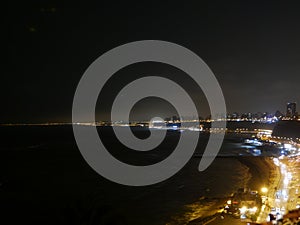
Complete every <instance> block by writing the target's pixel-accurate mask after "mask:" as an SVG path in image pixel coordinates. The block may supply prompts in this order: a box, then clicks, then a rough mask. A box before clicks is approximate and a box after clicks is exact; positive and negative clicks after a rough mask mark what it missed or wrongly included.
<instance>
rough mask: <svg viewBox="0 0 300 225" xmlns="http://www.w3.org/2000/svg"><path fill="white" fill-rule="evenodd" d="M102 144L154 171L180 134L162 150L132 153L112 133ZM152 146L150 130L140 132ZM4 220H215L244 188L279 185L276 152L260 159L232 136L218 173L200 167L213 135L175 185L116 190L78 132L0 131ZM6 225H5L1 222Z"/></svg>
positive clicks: (175, 223)
mask: <svg viewBox="0 0 300 225" xmlns="http://www.w3.org/2000/svg"><path fill="white" fill-rule="evenodd" d="M98 130H99V136H100V137H101V140H102V141H103V143H104V144H105V146H106V147H107V148H108V149H109V151H110V153H111V154H112V155H114V156H115V157H116V158H117V159H119V160H122V161H124V162H127V163H130V164H133V165H148V164H152V163H155V162H159V161H160V160H162V159H164V158H166V157H167V156H168V155H169V154H171V153H172V150H173V149H174V147H175V146H176V144H177V142H178V138H179V136H180V132H178V131H168V132H167V135H166V138H165V140H164V141H163V143H162V144H161V145H160V146H159V147H157V148H156V149H154V150H151V151H149V152H146V153H140V152H139V153H137V152H136V151H132V150H130V149H127V148H125V147H124V146H123V145H122V144H121V143H120V142H119V141H118V140H117V139H116V138H115V136H114V135H113V131H112V128H111V127H100V128H98ZM132 131H133V132H134V133H135V135H136V136H137V137H139V138H146V137H147V136H148V135H149V131H148V130H147V129H146V128H132ZM0 135H1V143H0V169H1V170H0V171H1V172H0V212H1V214H2V216H1V218H0V220H3V221H4V220H5V221H8V222H9V223H6V224H22V225H24V224H44V225H45V224H70V225H71V224H72V225H77V224H78V225H79V224H80V225H83V224H89V225H94V224H115V225H117V224H130V225H135V224H138V225H141V224H142V225H163V224H169V225H171V224H172V225H181V224H188V222H189V221H191V220H193V219H196V218H199V217H205V216H208V215H210V214H213V213H214V212H216V211H217V210H218V209H219V206H220V205H222V203H223V202H224V201H225V200H226V199H227V198H228V197H229V196H230V195H231V194H232V193H234V192H235V191H237V189H238V188H241V187H247V188H251V189H258V188H259V187H261V186H262V185H267V184H268V182H269V180H270V178H271V177H272V173H273V171H272V169H273V168H272V164H271V163H270V158H271V157H272V154H276V151H277V150H276V149H268V150H265V151H263V152H262V155H260V156H253V154H251V149H249V147H248V146H245V145H244V144H243V142H242V141H243V138H242V137H237V136H234V135H232V136H227V137H226V139H225V140H224V143H223V147H222V149H221V151H220V153H219V155H218V157H217V158H216V159H215V160H214V162H213V163H212V165H211V166H210V167H209V168H208V169H207V170H205V171H203V172H199V171H198V165H199V162H200V159H201V154H202V152H203V151H204V149H205V146H206V143H207V140H208V135H207V134H201V135H200V140H199V143H198V146H197V149H196V151H195V155H194V156H193V157H192V158H191V160H190V161H189V162H188V163H187V165H186V166H185V167H184V168H183V169H182V170H181V171H180V172H178V173H177V174H175V175H174V176H173V177H171V178H169V179H168V180H166V181H163V182H161V183H158V184H155V185H151V186H146V187H131V186H124V185H120V184H116V183H113V182H111V181H108V180H106V179H105V178H103V177H101V176H100V175H98V174H97V173H96V172H95V171H94V170H93V169H92V168H90V166H89V165H88V164H87V163H86V162H85V160H84V159H83V157H82V156H81V154H80V151H79V150H78V148H77V146H76V143H75V140H74V137H73V132H72V127H71V126H7V127H0ZM0 224H1V221H0Z"/></svg>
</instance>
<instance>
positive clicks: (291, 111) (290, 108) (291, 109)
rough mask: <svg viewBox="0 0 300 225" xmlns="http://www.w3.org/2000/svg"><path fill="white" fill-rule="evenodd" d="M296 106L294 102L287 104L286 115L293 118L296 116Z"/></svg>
mask: <svg viewBox="0 0 300 225" xmlns="http://www.w3.org/2000/svg"><path fill="white" fill-rule="evenodd" d="M296 106H297V104H296V103H295V102H293V103H288V104H287V108H286V117H289V118H294V117H295V116H296Z"/></svg>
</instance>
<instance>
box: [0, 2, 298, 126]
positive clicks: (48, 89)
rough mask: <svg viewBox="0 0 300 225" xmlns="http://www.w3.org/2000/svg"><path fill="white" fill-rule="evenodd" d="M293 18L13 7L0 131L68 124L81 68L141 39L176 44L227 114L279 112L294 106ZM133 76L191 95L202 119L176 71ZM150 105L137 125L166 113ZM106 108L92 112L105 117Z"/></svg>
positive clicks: (213, 8) (197, 94) (246, 9)
mask: <svg viewBox="0 0 300 225" xmlns="http://www.w3.org/2000/svg"><path fill="white" fill-rule="evenodd" d="M299 11H300V5H299V4H296V3H291V2H288V1H282V3H275V2H274V1H264V2H262V1H234V2H229V1H195V2H194V3H192V2H186V3H184V1H181V4H178V3H174V2H173V1H164V3H163V4H162V3H161V2H153V1H147V2H146V1H145V2H143V3H142V2H140V3H139V4H134V3H132V4H130V3H128V2H127V1H126V3H122V4H120V3H116V2H115V3H111V4H104V3H103V2H102V1H97V3H86V2H85V1H82V3H81V4H77V3H72V2H70V3H68V4H67V3H61V1H57V2H55V1H40V2H39V3H37V1H20V3H17V2H16V1H14V2H11V3H10V5H9V6H8V17H7V19H6V21H7V22H8V64H7V65H8V66H7V67H6V68H5V69H4V70H3V71H4V74H2V76H1V98H2V101H1V117H0V119H1V120H0V123H6V122H43V121H70V120H71V110H72V100H73V95H74V92H75V89H76V86H77V84H78V82H79V80H80V78H81V76H82V74H83V73H84V71H85V70H86V69H87V67H88V66H89V65H90V64H91V63H92V62H93V61H94V60H95V59H96V58H97V57H99V56H100V55H101V54H103V53H104V52H106V51H108V50H110V49H111V48H114V47H117V46H118V45H121V44H125V43H127V42H131V41H137V40H146V39H156V40H165V41H170V42H174V43H177V44H180V45H182V46H184V47H187V48H189V49H190V50H192V51H194V52H195V53H196V54H198V55H199V56H200V57H201V58H202V59H203V60H204V61H205V62H206V63H207V64H208V65H209V67H210V68H211V69H212V71H213V72H214V73H215V75H216V77H217V79H218V81H219V82H220V85H221V87H222V89H223V92H224V95H225V99H226V103H227V108H228V111H229V112H234V111H238V112H249V111H250V112H258V111H260V112H266V111H267V112H275V111H276V110H277V109H279V110H281V111H284V110H285V104H286V102H288V101H296V102H299V100H300V96H299V91H300V88H299V84H300V76H299V75H300V26H299V24H300V14H299ZM137 67H138V68H136V70H137V71H142V70H143V69H144V70H145V73H146V74H147V72H148V73H149V71H151V72H156V73H158V74H159V73H162V71H164V73H165V74H169V75H168V76H170V78H172V76H174V80H176V81H177V82H180V83H182V84H183V85H185V86H189V85H191V87H192V88H191V89H190V92H189V93H190V94H191V95H192V97H193V99H194V100H195V101H199V102H201V103H199V102H196V104H197V106H198V109H199V113H200V114H201V115H203V116H205V115H207V114H209V111H208V109H207V105H206V103H205V100H204V98H203V94H202V93H201V90H198V89H197V88H193V84H189V81H188V79H187V78H186V77H185V78H182V80H180V77H181V75H180V71H176V69H175V68H171V67H169V68H168V67H167V66H165V65H164V66H162V65H157V67H156V66H155V65H154V66H153V65H150V66H149V65H144V66H142V65H137ZM123 72H124V73H125V74H126V76H123V77H125V78H126V79H123V78H122V79H119V82H118V84H119V85H120V84H122V83H124V84H126V82H127V81H130V80H132V79H134V77H135V75H133V74H135V70H134V65H133V66H132V68H131V67H130V68H125V70H124V71H123ZM183 77H184V74H183ZM119 88H120V87H119V86H118V85H116V87H115V89H114V88H112V87H110V88H108V90H111V93H109V91H108V92H107V93H105V94H104V99H109V98H112V99H113V96H112V95H113V94H112V93H115V92H116V90H118V89H119ZM200 100H201V101H200ZM153 102H154V100H153V99H152V101H148V102H147V101H145V103H144V105H143V104H141V105H140V106H137V107H136V109H135V111H136V112H137V114H140V115H139V116H140V117H139V118H141V117H142V116H141V115H143V113H145V115H146V117H147V116H151V115H148V114H149V113H150V114H151V113H152V114H155V113H158V114H159V113H162V114H161V115H168V114H169V113H171V111H172V110H170V109H169V111H168V110H167V108H168V107H164V106H163V105H165V103H163V102H162V101H159V102H156V103H155V104H153ZM108 105H109V104H108V103H107V104H104V105H100V106H97V112H98V113H99V115H104V116H103V118H104V117H105V115H106V114H107V112H108V109H104V108H105V107H107V106H108ZM147 107H150V109H148V110H146V111H145V110H144V108H147ZM169 108H170V107H169ZM164 110H166V111H164ZM159 111H164V112H159ZM147 113H148V114H147ZM101 118H102V117H101V116H100V119H101Z"/></svg>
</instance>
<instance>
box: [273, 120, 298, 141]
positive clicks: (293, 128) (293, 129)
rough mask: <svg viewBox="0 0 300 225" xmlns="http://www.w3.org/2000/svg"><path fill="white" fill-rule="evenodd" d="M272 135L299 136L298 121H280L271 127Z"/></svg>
mask: <svg viewBox="0 0 300 225" xmlns="http://www.w3.org/2000/svg"><path fill="white" fill-rule="evenodd" d="M273 136H277V137H288V138H300V122H299V121H280V122H278V123H277V124H276V126H275V127H274V129H273Z"/></svg>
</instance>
